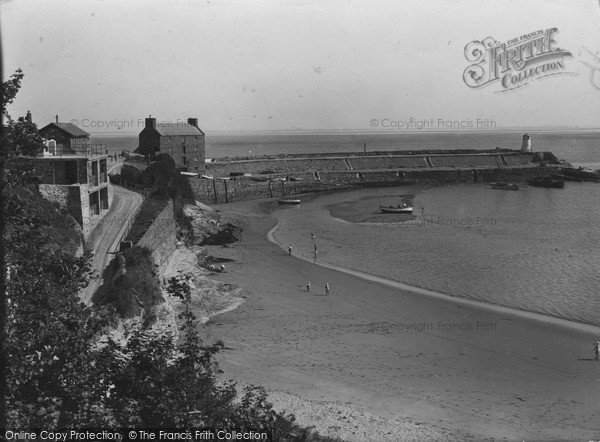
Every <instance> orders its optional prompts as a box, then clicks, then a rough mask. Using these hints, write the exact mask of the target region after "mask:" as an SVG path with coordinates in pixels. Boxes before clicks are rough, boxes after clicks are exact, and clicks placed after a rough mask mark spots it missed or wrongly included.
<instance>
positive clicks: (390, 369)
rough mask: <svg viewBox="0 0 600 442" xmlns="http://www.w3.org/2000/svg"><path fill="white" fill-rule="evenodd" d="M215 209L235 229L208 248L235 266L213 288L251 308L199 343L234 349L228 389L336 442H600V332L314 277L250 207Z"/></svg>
mask: <svg viewBox="0 0 600 442" xmlns="http://www.w3.org/2000/svg"><path fill="white" fill-rule="evenodd" d="M218 210H220V211H221V213H222V214H223V215H225V216H226V217H227V218H230V219H235V220H237V222H238V223H240V224H241V225H242V226H243V229H244V230H243V234H242V240H241V241H240V242H237V243H234V244H231V245H228V246H210V247H208V250H209V253H210V254H211V255H213V256H215V257H220V258H227V259H231V260H232V261H231V262H230V263H228V265H227V272H226V273H223V274H219V275H216V276H215V279H217V280H220V281H222V282H224V283H228V284H235V285H237V286H239V287H241V288H242V289H243V292H242V293H243V294H244V296H245V297H246V302H245V303H244V304H242V305H241V306H239V307H238V308H237V309H235V310H232V311H230V312H227V313H225V314H222V315H219V316H216V317H214V318H212V319H211V320H210V321H208V323H207V324H205V326H204V327H203V330H202V333H203V335H204V339H205V340H206V341H207V342H212V341H214V340H217V339H222V340H223V341H224V343H225V345H226V347H229V348H231V349H230V350H227V351H225V352H223V353H222V354H221V355H219V357H218V360H219V363H220V366H221V368H222V369H223V370H224V376H225V377H227V378H231V379H235V380H238V381H239V382H240V383H246V384H255V385H262V386H264V387H265V388H266V389H267V390H268V391H269V392H271V394H272V400H273V402H274V403H275V405H276V407H278V408H280V409H286V410H288V411H290V412H294V413H295V414H296V416H297V418H298V421H299V422H300V423H301V424H303V425H309V426H315V427H316V429H318V430H319V431H320V432H321V433H324V434H328V435H331V436H339V437H341V438H343V439H345V440H406V439H412V440H433V439H457V440H464V439H473V440H481V439H503V440H591V439H598V438H600V422H599V421H598V414H599V413H600V362H596V361H595V360H593V357H594V356H593V353H592V343H593V342H595V341H596V340H598V339H600V330H598V329H596V328H594V327H591V326H590V327H588V326H584V325H578V324H574V323H568V322H566V321H561V320H549V319H548V320H545V319H544V318H538V317H536V315H528V314H514V312H513V311H511V310H509V309H501V308H495V307H491V306H485V305H484V306H482V305H478V304H476V303H464V302H457V299H452V298H446V297H439V296H430V295H428V294H425V293H421V292H419V291H415V290H410V289H409V288H406V287H405V288H400V287H398V286H392V285H389V284H383V283H381V282H380V281H377V280H368V279H365V278H362V277H359V276H356V275H352V274H348V273H345V272H341V271H338V270H335V269H330V268H325V267H321V266H319V265H316V264H314V263H311V262H307V261H304V260H301V259H298V258H296V257H294V256H288V254H287V251H285V250H282V249H281V248H280V247H279V246H277V245H276V244H273V243H272V242H270V241H269V240H268V239H267V233H268V232H269V231H270V230H271V229H272V228H273V227H275V226H276V224H277V221H276V220H275V218H273V217H271V216H269V215H267V214H264V213H261V211H260V210H259V208H258V202H256V201H249V202H241V203H233V204H229V205H227V206H219V207H218ZM308 281H310V282H311V291H310V292H308V291H307V289H306V283H307V282H308ZM325 283H329V285H330V287H331V294H330V296H325V288H324V286H325Z"/></svg>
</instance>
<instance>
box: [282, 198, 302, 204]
mask: <svg viewBox="0 0 600 442" xmlns="http://www.w3.org/2000/svg"><path fill="white" fill-rule="evenodd" d="M278 201H279V204H300V202H301V201H300V200H299V199H296V198H280V199H279V200H278Z"/></svg>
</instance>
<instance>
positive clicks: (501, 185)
mask: <svg viewBox="0 0 600 442" xmlns="http://www.w3.org/2000/svg"><path fill="white" fill-rule="evenodd" d="M490 184H491V186H492V189H499V190H519V186H517V185H516V184H513V183H507V182H506V181H501V182H498V183H490Z"/></svg>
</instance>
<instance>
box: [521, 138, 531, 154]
mask: <svg viewBox="0 0 600 442" xmlns="http://www.w3.org/2000/svg"><path fill="white" fill-rule="evenodd" d="M521 153H531V137H530V136H529V134H525V135H523V144H522V145H521Z"/></svg>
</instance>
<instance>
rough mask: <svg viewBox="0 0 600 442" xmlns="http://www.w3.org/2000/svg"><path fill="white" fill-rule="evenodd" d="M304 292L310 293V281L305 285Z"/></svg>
mask: <svg viewBox="0 0 600 442" xmlns="http://www.w3.org/2000/svg"><path fill="white" fill-rule="evenodd" d="M306 291H307V292H310V281H308V282H307V283H306Z"/></svg>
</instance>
